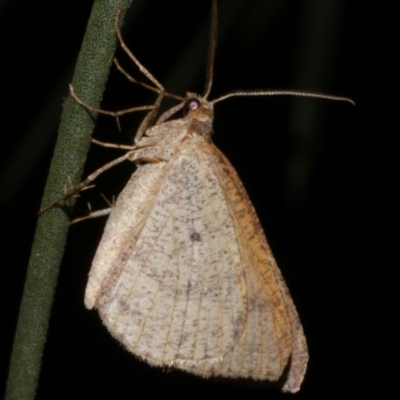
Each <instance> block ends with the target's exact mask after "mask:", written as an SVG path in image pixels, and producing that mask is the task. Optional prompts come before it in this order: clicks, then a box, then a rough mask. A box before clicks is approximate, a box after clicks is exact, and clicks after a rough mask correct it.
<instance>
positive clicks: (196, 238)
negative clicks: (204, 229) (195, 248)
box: [190, 232, 201, 242]
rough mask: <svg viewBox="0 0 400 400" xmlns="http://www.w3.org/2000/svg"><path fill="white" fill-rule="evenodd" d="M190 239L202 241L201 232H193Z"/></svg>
mask: <svg viewBox="0 0 400 400" xmlns="http://www.w3.org/2000/svg"><path fill="white" fill-rule="evenodd" d="M190 240H191V241H192V242H201V236H200V233H198V232H192V233H191V234H190Z"/></svg>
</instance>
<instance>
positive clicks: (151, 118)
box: [134, 89, 164, 144]
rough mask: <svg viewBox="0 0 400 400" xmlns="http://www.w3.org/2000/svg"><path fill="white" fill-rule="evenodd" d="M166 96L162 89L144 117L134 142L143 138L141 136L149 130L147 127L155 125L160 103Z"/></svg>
mask: <svg viewBox="0 0 400 400" xmlns="http://www.w3.org/2000/svg"><path fill="white" fill-rule="evenodd" d="M163 98H164V89H162V90H161V91H160V93H159V95H158V97H157V99H156V102H155V103H154V105H153V108H152V110H151V111H150V112H149V113H148V114H147V115H146V116H145V117H144V119H143V121H142V123H141V124H140V126H139V128H138V130H137V132H136V135H135V139H134V142H135V144H136V143H137V142H138V141H139V140H140V139H141V137H142V136H143V134H144V133H145V132H146V131H147V129H149V128H150V127H152V126H153V125H154V122H155V119H156V116H157V113H158V110H159V108H160V104H161V101H162V99H163Z"/></svg>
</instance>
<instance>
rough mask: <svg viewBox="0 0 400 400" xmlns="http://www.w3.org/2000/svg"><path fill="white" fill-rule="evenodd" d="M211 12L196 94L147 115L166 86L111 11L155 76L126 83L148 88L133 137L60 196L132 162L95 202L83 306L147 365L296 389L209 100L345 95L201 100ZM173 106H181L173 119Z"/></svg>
mask: <svg viewBox="0 0 400 400" xmlns="http://www.w3.org/2000/svg"><path fill="white" fill-rule="evenodd" d="M216 21H217V7H216V1H215V0H213V1H212V24H211V25H212V27H211V31H212V35H211V37H212V40H211V45H210V50H209V61H208V66H207V83H206V88H205V91H204V94H203V95H201V96H200V95H196V94H194V93H187V94H186V96H185V97H184V98H182V97H179V96H175V97H176V98H178V99H180V100H181V102H180V103H179V104H178V105H177V106H175V107H173V108H172V109H171V110H169V111H167V112H166V113H164V114H162V115H161V117H159V118H158V120H156V121H155V116H156V114H157V111H158V108H159V106H160V103H161V100H162V99H163V97H164V96H170V97H173V95H171V94H169V93H167V92H166V91H165V89H164V88H163V86H162V85H161V84H160V83H159V82H158V81H157V80H156V79H155V78H154V77H153V76H152V75H151V74H150V73H149V72H148V71H147V70H146V68H144V67H143V65H142V64H141V63H140V62H139V61H138V60H137V59H136V58H135V57H134V55H133V54H132V53H131V52H130V51H129V49H127V47H126V45H125V43H124V41H123V39H122V37H121V33H120V31H119V29H118V17H117V21H116V32H117V35H118V38H119V41H120V43H121V45H122V47H123V48H124V50H125V51H126V52H127V54H128V55H129V56H130V58H131V59H132V60H133V61H134V62H135V63H136V65H137V66H138V67H139V69H140V70H141V71H142V72H143V73H144V75H145V76H146V77H147V78H149V79H150V81H151V82H152V83H153V85H154V86H151V85H146V84H143V83H141V82H138V81H136V83H139V84H142V85H145V86H146V87H148V88H150V89H151V90H154V91H155V92H157V93H158V98H157V100H156V102H155V104H154V106H153V108H152V110H151V111H150V112H149V113H148V115H147V116H146V117H145V119H144V121H143V122H142V124H141V126H140V128H139V130H138V132H137V134H136V136H135V141H134V146H125V147H124V148H127V149H128V151H127V153H126V154H125V155H123V156H122V157H120V158H119V159H117V160H115V161H113V162H111V163H109V164H107V165H106V166H105V167H103V168H102V169H101V170H99V171H97V172H95V173H94V174H92V175H91V176H89V177H88V179H86V180H85V181H83V182H82V183H81V184H80V185H78V186H77V187H76V188H74V189H73V190H72V191H70V192H68V193H67V194H66V195H65V196H64V197H63V198H66V197H68V196H70V195H72V194H74V193H76V192H78V191H79V190H81V189H82V188H83V187H85V186H86V185H88V183H90V182H91V181H92V180H93V179H95V178H96V177H97V176H98V175H99V174H100V173H102V172H104V171H105V170H106V169H108V168H111V167H112V166H113V165H115V164H117V163H119V162H122V161H124V160H129V161H132V162H134V163H135V164H136V166H137V168H136V170H135V172H134V174H133V175H132V177H131V179H130V180H129V182H128V183H127V185H126V187H125V188H124V190H123V191H122V193H121V194H120V195H119V197H118V199H117V201H116V203H115V205H114V206H113V207H112V209H111V210H107V211H106V212H102V213H103V214H104V213H108V212H110V216H109V218H108V221H107V224H106V227H105V229H104V234H103V237H102V239H101V242H100V244H99V247H98V249H97V252H96V255H95V257H94V260H93V264H92V267H91V270H90V274H89V280H88V284H87V287H86V293H85V306H86V307H87V308H88V309H92V308H95V309H97V310H98V312H99V314H100V317H101V319H102V321H103V323H104V324H105V325H106V327H107V328H108V330H109V331H110V333H111V334H112V335H113V336H114V337H115V338H116V339H117V340H118V341H120V342H121V343H122V344H123V345H124V347H125V348H126V349H127V350H128V351H130V352H131V353H133V354H134V355H135V356H137V357H139V358H140V359H142V360H145V361H147V362H148V363H149V364H151V365H155V366H167V367H174V368H178V369H181V370H184V371H187V372H190V373H193V374H196V375H200V376H203V377H210V376H212V375H214V376H223V377H231V378H237V377H243V378H253V379H260V380H270V381H276V380H278V379H279V378H280V377H281V376H282V375H283V374H284V373H285V376H284V384H283V388H282V389H283V390H284V391H287V392H296V391H298V390H299V388H300V385H301V383H302V381H303V377H304V374H305V372H306V367H307V361H308V351H307V343H306V339H305V336H304V333H303V328H302V326H301V323H300V320H299V317H298V314H297V311H296V308H295V306H294V304H293V301H292V299H291V297H290V294H289V291H288V288H287V286H286V284H285V282H284V280H283V277H282V275H281V272H280V270H279V268H278V266H277V264H276V262H275V259H274V257H273V255H272V253H271V250H270V247H269V245H268V243H267V240H266V238H265V235H264V232H263V229H262V227H261V225H260V222H259V220H258V218H257V215H256V212H255V210H254V208H253V206H252V204H251V202H250V200H249V198H248V195H247V193H246V190H245V189H244V187H243V184H242V182H241V181H240V179H239V177H238V175H237V173H236V171H235V169H234V168H233V167H232V165H231V164H230V162H229V161H228V160H227V158H226V157H225V156H224V155H223V154H222V153H221V151H220V150H218V149H217V148H216V147H215V146H214V144H213V143H212V140H211V132H212V123H213V116H214V105H215V104H216V103H217V102H219V101H222V100H224V99H226V98H228V97H232V96H249V95H250V96H251V95H275V94H278V95H282V94H287V95H297V96H310V97H319V98H327V99H333V100H345V101H350V100H349V99H346V98H341V97H335V96H330V95H322V94H315V93H307V92H291V91H252V92H244V91H236V92H230V93H228V94H226V95H224V96H222V97H220V98H217V99H215V100H212V101H211V100H208V96H209V93H210V90H211V85H212V76H213V74H212V69H213V63H214V57H215V43H216ZM117 66H118V65H117ZM118 68H119V69H120V70H121V71H122V72H123V73H124V74H125V75H127V74H126V73H125V72H124V71H123V70H122V68H121V67H120V66H118ZM129 79H131V80H133V78H131V77H129ZM71 94H72V95H73V97H74V98H75V99H76V101H78V102H79V103H80V104H82V105H83V106H85V107H86V108H88V109H90V110H94V111H98V112H103V113H108V114H111V115H114V116H117V117H118V116H120V115H121V113H111V112H105V111H102V110H97V109H93V108H92V107H90V106H87V105H85V104H84V103H83V102H82V101H81V100H80V99H79V98H78V97H77V96H76V95H75V93H74V92H73V89H72V88H71ZM179 110H184V111H185V116H184V117H182V118H178V119H172V120H171V119H170V118H171V116H172V115H174V114H175V113H176V112H178V111H179ZM116 147H118V146H116ZM52 205H53V203H52V204H50V205H49V206H52ZM42 211H44V210H42ZM99 214H100V213H99ZM96 215H98V214H96V213H93V214H92V215H91V216H96Z"/></svg>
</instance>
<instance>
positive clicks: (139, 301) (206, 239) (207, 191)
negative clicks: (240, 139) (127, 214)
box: [95, 135, 249, 373]
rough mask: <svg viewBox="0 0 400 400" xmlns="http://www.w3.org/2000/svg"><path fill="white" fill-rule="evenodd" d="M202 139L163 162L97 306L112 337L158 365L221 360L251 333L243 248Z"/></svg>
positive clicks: (187, 143)
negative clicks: (247, 324) (247, 331)
mask: <svg viewBox="0 0 400 400" xmlns="http://www.w3.org/2000/svg"><path fill="white" fill-rule="evenodd" d="M203 142H204V139H203V138H202V137H200V136H199V135H193V136H192V137H187V138H186V139H185V140H184V142H183V143H182V145H181V147H180V149H179V150H178V151H177V153H176V154H175V155H174V156H173V157H172V158H171V159H170V160H169V161H168V163H167V165H166V166H165V165H164V167H165V169H164V171H167V172H166V173H165V174H163V176H162V177H160V179H159V182H158V185H159V186H158V187H159V191H158V193H157V194H156V195H153V196H152V197H151V199H150V200H151V201H152V205H151V207H149V208H148V209H147V211H148V214H147V216H146V219H145V221H143V223H142V225H141V231H140V232H137V229H135V230H134V231H133V232H132V238H131V240H129V239H127V240H125V243H124V248H123V249H122V251H121V255H120V256H119V258H118V259H116V260H114V264H113V266H112V267H111V268H110V269H109V271H108V275H107V276H106V277H105V278H104V281H103V283H102V286H103V288H106V290H100V292H99V293H100V294H99V297H98V298H97V301H96V304H95V307H96V308H98V310H99V313H100V315H101V317H102V319H103V321H104V323H105V325H106V326H107V327H108V329H109V330H110V331H111V333H112V334H113V335H114V336H115V337H116V338H117V339H118V340H119V341H121V342H122V343H123V344H124V345H125V346H126V347H127V349H128V350H130V351H131V352H133V353H134V354H136V355H138V356H140V357H142V358H144V359H146V360H147V361H148V362H150V363H153V364H164V365H175V366H177V367H182V366H185V365H193V364H195V365H197V364H203V363H205V364H208V363H210V364H213V363H216V362H217V361H218V360H220V359H223V357H224V356H225V354H227V353H228V352H230V351H232V349H233V348H234V346H235V345H236V344H237V343H238V340H239V338H240V337H241V336H242V335H243V332H244V328H245V321H246V319H247V316H246V314H247V303H246V298H248V297H249V296H248V294H247V288H246V285H247V283H246V281H245V280H246V279H247V277H246V276H245V272H244V271H243V267H242V262H243V256H242V254H241V253H242V252H243V250H242V249H241V247H240V246H241V244H240V243H239V241H238V238H237V233H236V229H237V226H236V221H235V220H234V219H233V218H232V210H231V209H230V205H229V204H228V203H227V202H226V200H225V195H224V193H223V191H222V190H223V189H222V188H221V186H220V184H219V182H218V177H217V176H216V175H215V172H214V170H213V168H212V165H211V164H210V162H209V161H210V160H207V156H206V157H204V154H203V150H202V149H201V143H203ZM199 146H200V147H199ZM205 161H206V162H205ZM149 168H150V169H151V166H150V167H149ZM119 218H124V216H123V215H120V216H119ZM125 236H126V235H125ZM196 373H199V372H196Z"/></svg>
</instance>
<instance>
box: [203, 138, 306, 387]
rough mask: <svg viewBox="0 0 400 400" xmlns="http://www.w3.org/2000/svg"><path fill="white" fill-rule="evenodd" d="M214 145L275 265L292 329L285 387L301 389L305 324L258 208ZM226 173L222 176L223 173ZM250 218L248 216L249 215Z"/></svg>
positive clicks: (225, 178)
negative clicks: (258, 213) (263, 226)
mask: <svg viewBox="0 0 400 400" xmlns="http://www.w3.org/2000/svg"><path fill="white" fill-rule="evenodd" d="M209 148H212V150H213V153H214V156H215V157H217V158H218V159H219V164H220V165H221V166H222V165H223V166H224V167H221V168H218V169H217V170H218V171H217V173H219V174H220V182H229V181H230V184H233V185H234V186H235V188H236V190H237V192H238V194H239V196H240V197H241V199H242V203H243V204H246V211H247V213H249V212H250V215H249V218H250V220H252V223H253V224H255V227H256V232H257V236H258V237H257V239H258V241H259V243H261V245H262V247H263V249H264V251H265V252H266V253H267V254H268V256H269V262H270V266H271V267H272V269H273V274H274V276H275V279H276V282H277V284H278V286H279V289H280V292H281V295H282V297H283V300H284V303H285V306H286V311H287V313H288V316H289V320H290V325H291V332H292V351H291V355H290V359H289V361H288V366H287V369H286V371H287V376H286V380H285V382H284V384H283V387H282V390H283V391H284V392H291V393H295V392H297V391H298V390H299V389H300V386H301V383H302V381H303V379H304V375H305V372H306V369H307V362H308V358H309V356H308V348H307V341H306V338H305V336H304V332H303V327H302V325H301V322H300V318H299V316H298V313H297V310H296V307H295V305H294V303H293V300H292V298H291V296H290V293H289V289H288V287H287V286H286V283H285V281H284V279H283V276H282V273H281V271H280V269H279V267H278V265H277V263H276V261H275V259H274V257H273V255H272V252H271V249H270V247H269V245H268V243H267V240H266V238H265V234H264V231H263V229H262V227H261V224H260V222H259V219H258V217H257V214H256V211H255V209H254V207H253V205H252V204H251V201H250V199H249V197H248V195H247V192H246V190H245V188H244V186H243V184H242V182H241V180H240V178H239V176H238V174H237V172H236V171H235V169H234V168H233V166H232V165H231V163H230V162H229V160H228V159H227V158H226V157H225V156H224V155H223V153H222V152H221V151H220V150H218V149H217V148H216V147H215V146H209ZM221 175H223V176H221ZM249 218H247V219H249Z"/></svg>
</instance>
